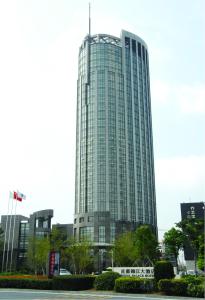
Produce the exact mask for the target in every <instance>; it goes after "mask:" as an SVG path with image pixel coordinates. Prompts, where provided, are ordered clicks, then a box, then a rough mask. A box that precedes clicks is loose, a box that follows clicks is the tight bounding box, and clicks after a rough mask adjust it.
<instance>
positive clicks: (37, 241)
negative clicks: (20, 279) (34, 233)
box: [27, 237, 50, 274]
mask: <svg viewBox="0 0 205 300" xmlns="http://www.w3.org/2000/svg"><path fill="white" fill-rule="evenodd" d="M49 251H50V241H49V238H48V237H44V238H38V237H34V238H32V239H30V240H29V246H28V253H27V263H28V266H29V268H30V269H31V270H32V271H34V273H35V274H38V273H43V274H46V267H47V263H48V254H49Z"/></svg>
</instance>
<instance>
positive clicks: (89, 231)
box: [79, 226, 94, 242]
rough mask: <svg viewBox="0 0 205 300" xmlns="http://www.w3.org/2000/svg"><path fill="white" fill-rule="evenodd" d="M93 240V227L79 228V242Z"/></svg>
mask: <svg viewBox="0 0 205 300" xmlns="http://www.w3.org/2000/svg"><path fill="white" fill-rule="evenodd" d="M93 239H94V227H93V226H87V227H86V226H85V227H80V228H79V240H80V241H83V240H88V241H90V242H92V241H93Z"/></svg>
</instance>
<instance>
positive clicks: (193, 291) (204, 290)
mask: <svg viewBox="0 0 205 300" xmlns="http://www.w3.org/2000/svg"><path fill="white" fill-rule="evenodd" d="M187 295H188V296H190V297H196V298H204V296H205V285H204V284H198V285H195V284H192V283H191V284H189V285H188V288H187Z"/></svg>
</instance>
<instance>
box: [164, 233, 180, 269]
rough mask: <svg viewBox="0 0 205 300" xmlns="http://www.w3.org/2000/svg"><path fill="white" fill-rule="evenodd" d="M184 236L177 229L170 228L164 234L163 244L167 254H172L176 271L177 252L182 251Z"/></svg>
mask: <svg viewBox="0 0 205 300" xmlns="http://www.w3.org/2000/svg"><path fill="white" fill-rule="evenodd" d="M184 240H185V236H184V234H183V232H182V231H181V230H179V229H176V228H174V227H172V228H171V229H170V230H169V231H167V232H165V234H164V243H165V246H166V251H167V253H168V254H172V255H173V256H174V258H175V261H176V267H177V271H178V256H179V250H180V249H183V245H184Z"/></svg>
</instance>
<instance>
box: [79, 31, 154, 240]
mask: <svg viewBox="0 0 205 300" xmlns="http://www.w3.org/2000/svg"><path fill="white" fill-rule="evenodd" d="M78 74H79V75H78V83H77V91H78V93H77V132H76V196H75V219H74V234H75V235H76V236H77V237H79V238H80V239H81V238H84V237H86V236H87V237H88V238H90V239H91V240H93V241H94V242H95V243H97V244H100V245H101V244H109V243H112V242H113V241H114V239H115V236H116V235H117V234H120V233H122V232H123V231H125V230H134V229H135V228H136V227H137V225H138V224H141V223H146V224H150V225H152V226H153V228H154V229H155V230H156V227H157V221H156V202H155V179H154V162H153V143H152V124H151V105H150V84H149V62H148V51H147V46H146V44H145V43H144V41H143V40H142V39H140V38H139V37H138V36H136V35H134V34H132V33H129V32H126V31H122V33H121V38H117V37H113V36H109V35H103V34H99V35H95V36H87V37H86V38H85V40H84V42H83V44H82V45H81V47H80V51H79V70H78Z"/></svg>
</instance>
